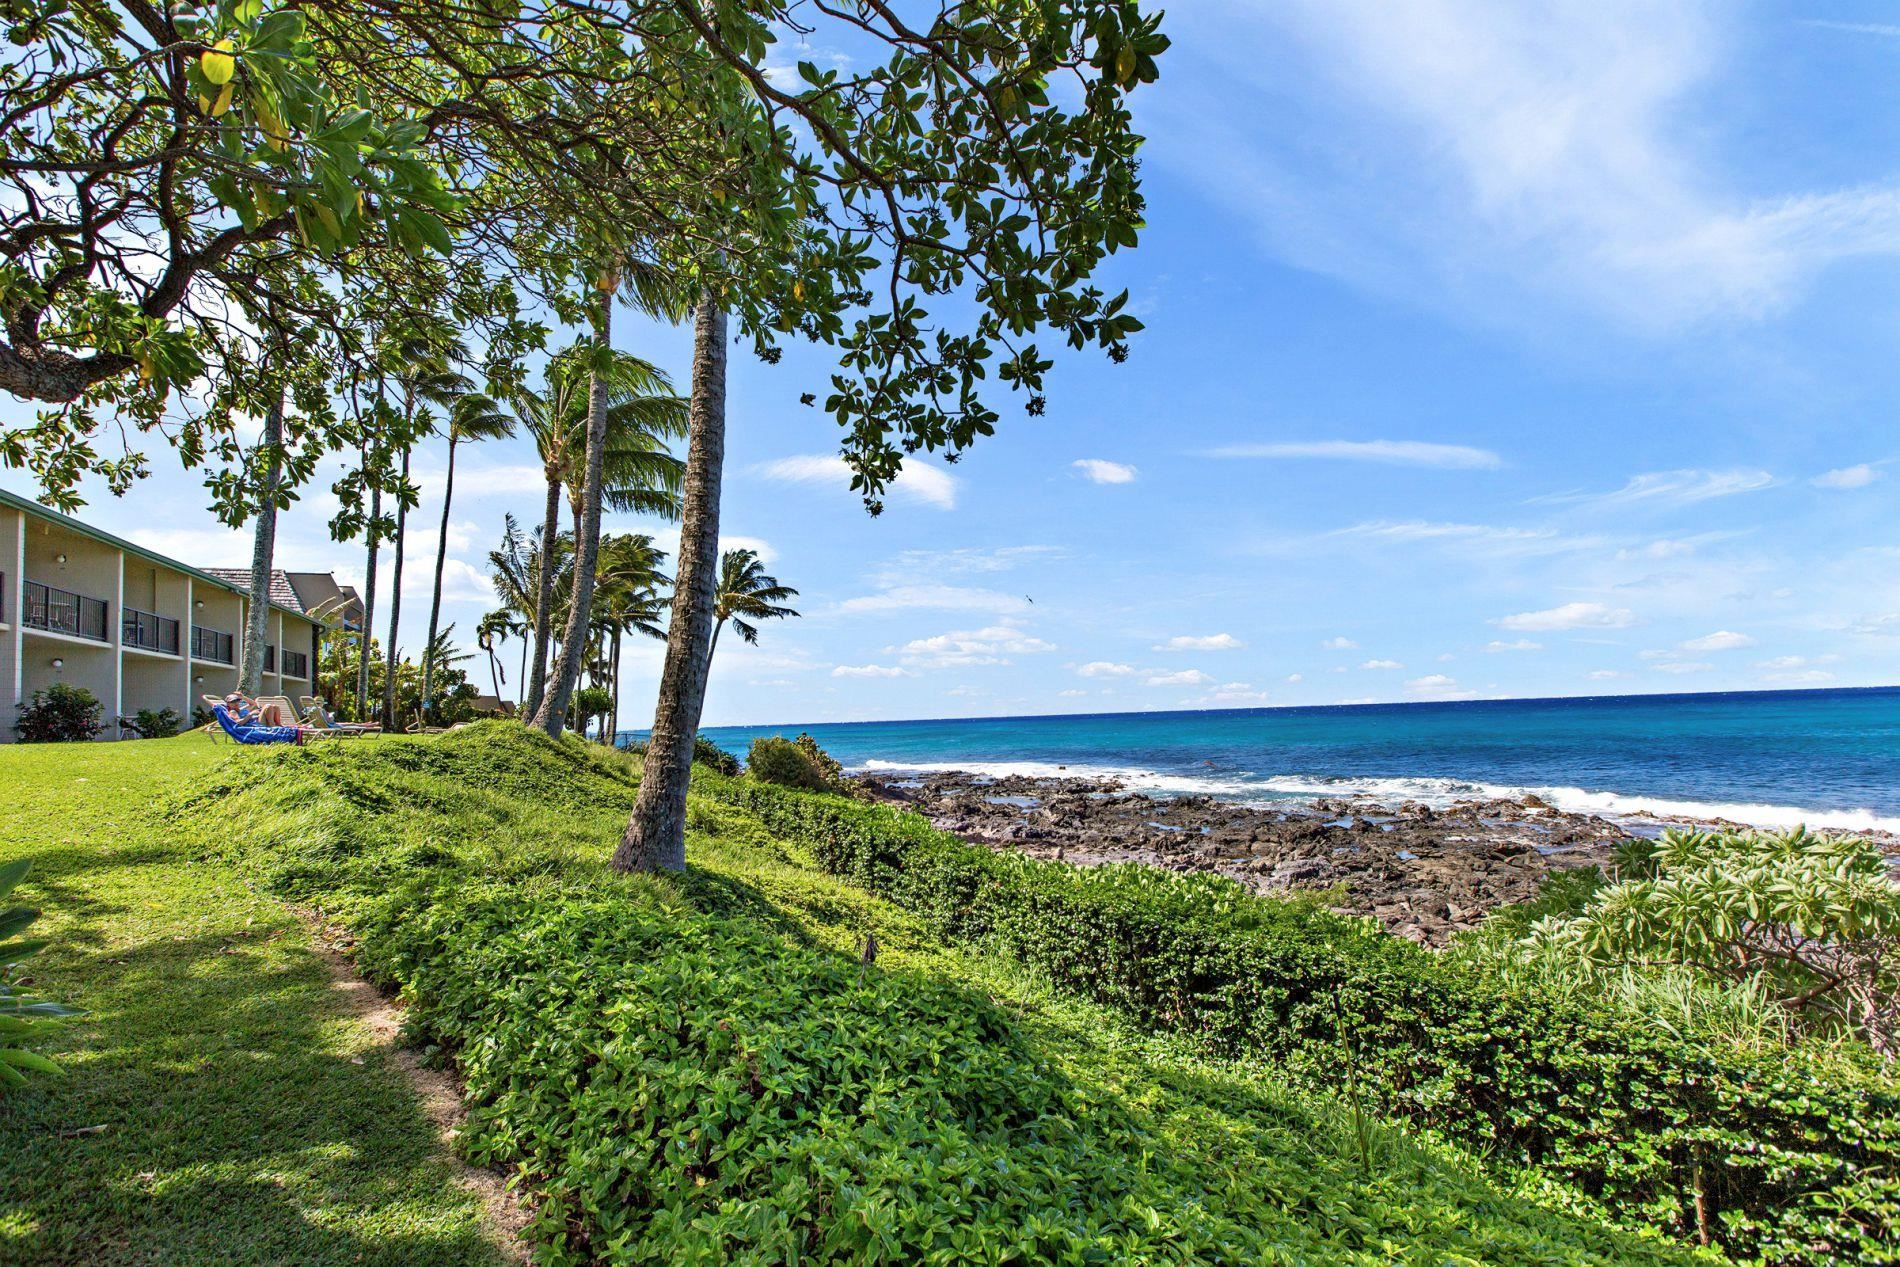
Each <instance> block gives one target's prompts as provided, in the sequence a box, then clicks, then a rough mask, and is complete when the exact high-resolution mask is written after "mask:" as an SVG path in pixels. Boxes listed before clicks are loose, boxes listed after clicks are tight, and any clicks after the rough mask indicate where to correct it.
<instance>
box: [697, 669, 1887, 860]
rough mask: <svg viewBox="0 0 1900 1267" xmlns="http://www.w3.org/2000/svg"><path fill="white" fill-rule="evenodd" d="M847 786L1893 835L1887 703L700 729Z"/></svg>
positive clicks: (1501, 703) (1838, 697)
mask: <svg viewBox="0 0 1900 1267" xmlns="http://www.w3.org/2000/svg"><path fill="white" fill-rule="evenodd" d="M801 729H802V730H809V731H810V732H811V733H812V734H813V735H814V736H815V737H816V738H817V739H818V741H819V743H821V744H823V745H824V747H825V749H826V750H827V751H828V752H830V753H832V754H833V755H834V756H836V757H837V758H838V759H839V760H840V761H842V762H843V763H844V764H845V765H846V767H848V768H852V769H860V770H863V769H873V770H874V769H918V770H929V769H965V770H975V771H979V772H987V773H992V774H1003V773H1010V772H1020V773H1027V774H1051V773H1057V772H1062V773H1068V774H1076V775H1087V774H1114V775H1118V776H1120V777H1122V778H1123V779H1124V780H1125V781H1126V782H1127V783H1128V785H1129V786H1130V787H1133V788H1138V789H1141V790H1146V791H1152V792H1157V793H1177V794H1178V793H1195V792H1198V793H1207V794H1212V795H1215V796H1221V797H1228V798H1233V799H1239V800H1247V801H1272V800H1283V799H1310V798H1312V797H1315V796H1337V795H1343V794H1348V793H1353V792H1364V793H1367V794H1370V795H1373V796H1377V797H1379V798H1381V799H1385V800H1388V801H1396V800H1402V799H1416V800H1422V801H1426V802H1427V803H1432V802H1438V803H1444V802H1446V801H1449V800H1452V799H1456V798H1457V797H1459V796H1470V795H1474V794H1480V795H1492V794H1498V795H1512V794H1522V793H1525V792H1532V791H1534V792H1537V793H1538V794H1539V795H1542V796H1544V797H1545V798H1546V799H1547V800H1549V801H1551V802H1552V803H1553V804H1556V805H1558V806H1559V807H1561V808H1565V809H1575V810H1583V811H1591V812H1599V813H1607V814H1625V813H1636V812H1639V811H1642V810H1652V811H1655V812H1658V813H1678V814H1687V815H1692V816H1719V817H1724V818H1731V819H1735V820H1738V821H1742V822H1753V823H1760V824H1763V825H1768V826H1779V825H1792V824H1793V823H1796V822H1807V823H1809V824H1810V825H1813V826H1833V827H1843V828H1857V829H1863V830H1865V829H1873V828H1879V829H1882V830H1887V831H1900V687H1883V688H1878V689H1868V690H1829V691H1751V692H1736V693H1725V694H1703V695H1644V696H1620V697H1606V698H1591V699H1544V700H1472V701H1464V702H1458V703H1431V704H1369V705H1351V706H1339V707H1331V708H1249V709H1234V710H1224V711H1220V712H1187V713H1112V714H1097V715H1088V716H1061V717H1007V718H979V719H969V720H945V721H896V722H858V723H850V724H831V725H812V726H802V727H801V726H798V725H786V726H746V727H719V728H709V729H708V730H707V731H706V734H707V735H708V736H709V737H711V738H712V739H713V740H714V742H716V743H718V744H720V745H721V746H722V747H725V748H727V749H729V750H731V751H733V752H735V753H738V754H740V755H742V756H743V755H744V753H745V751H746V749H747V747H748V746H749V745H750V744H751V742H752V740H753V738H755V737H756V736H759V735H775V734H779V735H788V736H789V735H795V734H797V733H798V732H799V731H800V730H801Z"/></svg>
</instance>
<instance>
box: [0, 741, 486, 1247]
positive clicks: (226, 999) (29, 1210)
mask: <svg viewBox="0 0 1900 1267" xmlns="http://www.w3.org/2000/svg"><path fill="white" fill-rule="evenodd" d="M230 751H231V749H230V748H228V747H227V748H222V749H219V748H214V747H213V746H212V745H211V744H210V743H209V742H208V741H207V740H206V739H204V737H203V736H201V735H191V736H186V737H184V738H181V739H176V740H162V741H150V742H145V743H138V744H98V745H53V746H40V747H22V746H8V747H0V861H5V860H9V859H12V858H15V857H31V858H32V859H33V860H34V869H33V872H32V874H31V875H30V876H29V878H28V880H27V883H26V884H25V885H24V886H23V887H22V889H21V891H20V896H21V899H22V900H24V901H27V902H30V903H33V904H35V905H39V906H41V907H43V908H44V909H45V912H46V914H45V916H44V917H43V918H42V920H41V921H40V923H39V924H38V925H36V926H35V929H34V931H35V932H36V933H42V932H43V933H45V934H47V935H50V936H51V938H52V942H53V944H52V945H51V946H50V947H49V948H48V949H47V950H46V951H45V952H44V953H43V954H42V955H41V956H40V957H39V958H37V959H35V960H34V961H33V970H34V974H35V976H36V978H37V979H38V983H39V988H40V989H41V990H42V991H43V992H44V993H45V994H46V995H48V996H49V997H52V998H57V999H61V1000H63V1001H66V1002H70V1003H73V1004H76V1005H78V1006H81V1007H84V1008H85V1009H86V1010H87V1012H88V1015H86V1016H85V1017H83V1018H80V1019H79V1020H78V1021H76V1022H74V1023H72V1024H71V1025H69V1026H67V1027H66V1028H65V1030H64V1031H63V1032H61V1033H60V1034H59V1035H58V1038H57V1040H56V1047H55V1050H54V1052H53V1054H54V1055H55V1056H56V1058H57V1059H59V1060H60V1062H61V1063H62V1064H63V1065H64V1066H65V1068H66V1070H67V1074H68V1076H67V1077H66V1078H64V1079H43V1080H41V1081H40V1082H39V1083H38V1084H37V1085H36V1086H34V1087H31V1088H29V1089H27V1090H25V1091H23V1092H19V1093H16V1094H13V1095H9V1096H4V1097H0V1261H4V1262H6V1263H9V1264H33V1263H88V1264H111V1263H193V1264H209V1263H287V1262H295V1263H299V1264H321V1263H392V1264H393V1263H404V1264H408V1263H442V1264H449V1263H454V1264H466V1263H473V1264H480V1263H491V1262H498V1261H500V1257H499V1255H498V1254H497V1253H496V1252H495V1251H494V1249H493V1248H492V1247H491V1246H490V1245H489V1243H488V1242H487V1240H486V1239H485V1238H484V1234H483V1231H482V1227H481V1221H480V1205H479V1202H478V1201H477V1200H476V1198H475V1197H474V1196H472V1195H471V1194H469V1193H468V1192H466V1191H464V1190H463V1188H462V1187H460V1186H459V1184H458V1183H457V1179H456V1174H455V1164H454V1162H453V1161H452V1159H449V1158H447V1157H445V1156H444V1155H442V1153H441V1150H440V1148H439V1145H438V1143H437V1140H436V1137H435V1131H434V1128H433V1127H432V1126H431V1125H430V1123H429V1122H428V1121H427V1120H426V1119H425V1118H424V1116H423V1115H422V1113H421V1112H420V1111H419V1109H418V1108H417V1106H416V1104H415V1102H414V1100H413V1098H412V1096H411V1094H410V1091H409V1088H408V1085H407V1083H406V1082H405V1081H404V1079H403V1077H402V1075H401V1073H400V1072H399V1071H398V1070H397V1069H396V1068H395V1067H394V1065H393V1063H387V1062H386V1061H385V1058H384V1049H383V1048H381V1047H380V1046H379V1045H378V1044H377V1042H376V1040H375V1037H374V1035H373V1034H372V1033H371V1032H370V1031H369V1030H368V1029H367V1028H366V1027H365V1026H364V1025H362V1024H361V1023H360V1022H358V1021H357V1020H355V1019H354V1018H353V1017H352V1016H351V1015H349V1014H348V1013H347V1012H346V1011H345V1010H344V1009H343V1008H342V1007H341V1005H340V1004H339V1002H338V999H337V995H336V991H335V990H333V989H332V987H331V984H330V977H329V974H328V972H327V970H326V968H325V966H324V965H323V963H322V962H321V961H320V960H319V959H318V958H317V956H316V954H315V953H314V952H313V951H312V949H311V945H310V941H309V937H308V936H307V934H306V931H305V929H304V927H303V925H302V924H301V923H300V922H299V921H298V920H297V919H296V918H295V917H293V916H292V915H290V914H289V913H288V912H287V911H286V910H285V909H284V907H283V906H282V905H281V904H280V903H278V902H275V901H272V900H270V899H268V898H265V897H260V896H258V895H257V894H255V893H253V892H252V891H251V890H250V889H249V888H248V887H247V886H246V885H245V883H244V882H243V879H242V878H241V877H240V875H239V874H238V873H237V871H236V870H235V869H233V868H232V867H231V866H230V865H228V864H225V863H221V862H217V861H213V860H206V859H204V858H203V857H202V856H200V854H201V851H198V850H194V849H191V848H188V847H186V846H185V845H184V844H182V843H181V841H180V839H179V833H178V831H177V828H176V826H175V825H174V824H173V822H172V821H171V820H170V819H169V818H168V816H167V815H166V814H164V813H163V812H160V811H159V810H158V808H157V804H158V803H159V802H161V801H165V800H166V799H168V798H169V797H170V796H171V795H172V794H173V792H174V790H175V789H176V788H178V787H179V786H180V785H181V784H184V783H186V782H189V781H190V780H191V779H193V778H195V777H197V776H199V775H201V774H202V773H203V772H204V771H205V770H207V769H208V768H210V767H212V766H213V765H215V764H216V763H217V762H218V760H219V759H220V756H221V754H223V753H229V752H230ZM238 829H239V830H241V829H242V828H241V826H240V827H239V828H238ZM92 1127H98V1128H102V1129H99V1130H97V1131H93V1132H90V1133H85V1134H80V1133H78V1132H80V1131H81V1130H83V1129H85V1128H92Z"/></svg>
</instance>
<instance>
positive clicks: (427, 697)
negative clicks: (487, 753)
mask: <svg viewBox="0 0 1900 1267" xmlns="http://www.w3.org/2000/svg"><path fill="white" fill-rule="evenodd" d="M454 500H455V429H454V427H453V426H451V427H450V428H449V471H448V476H447V478H445V479H444V480H443V482H442V532H441V534H440V535H439V536H438V537H437V538H436V542H435V588H434V589H432V590H431V591H430V593H429V642H428V645H429V646H431V647H433V646H434V645H435V633H436V627H437V625H438V623H439V622H440V621H441V619H442V569H443V568H445V567H447V566H448V562H449V505H450V503H451V502H453V501H454ZM491 658H492V657H491ZM434 685H435V665H434V664H433V663H432V662H430V661H429V658H428V657H427V656H424V657H423V665H422V707H423V708H425V709H427V708H430V707H432V706H433V705H434V703H435V697H434V695H432V694H431V693H430V690H431V688H432V687H433V686H434Z"/></svg>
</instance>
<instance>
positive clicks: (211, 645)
mask: <svg viewBox="0 0 1900 1267" xmlns="http://www.w3.org/2000/svg"><path fill="white" fill-rule="evenodd" d="M191 658H192V659H194V660H204V661H206V662H207V663H210V664H236V663H237V640H236V639H235V638H233V637H232V636H231V635H230V634H228V633H220V632H219V631H217V630H216V629H206V628H204V627H203V626H202V625H193V626H192V627H191Z"/></svg>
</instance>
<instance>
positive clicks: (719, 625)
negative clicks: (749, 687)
mask: <svg viewBox="0 0 1900 1267" xmlns="http://www.w3.org/2000/svg"><path fill="white" fill-rule="evenodd" d="M725 627H726V622H725V621H723V620H720V619H719V614H718V613H717V612H714V613H713V632H712V643H711V645H709V646H708V647H707V648H706V680H707V681H709V682H710V681H711V680H712V658H713V652H715V651H717V650H719V631H720V630H721V629H724V628H725Z"/></svg>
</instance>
